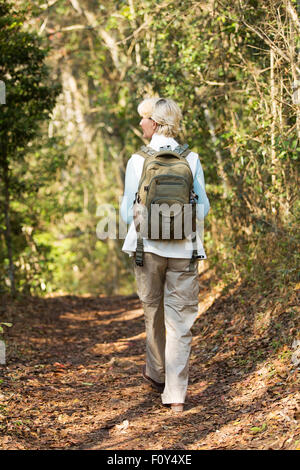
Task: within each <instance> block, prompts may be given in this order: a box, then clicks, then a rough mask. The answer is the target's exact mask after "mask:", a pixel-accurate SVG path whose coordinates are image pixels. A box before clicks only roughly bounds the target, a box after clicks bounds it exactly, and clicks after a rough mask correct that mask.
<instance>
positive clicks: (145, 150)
mask: <svg viewBox="0 0 300 470" xmlns="http://www.w3.org/2000/svg"><path fill="white" fill-rule="evenodd" d="M135 153H136V154H138V155H141V156H142V157H144V158H148V157H155V156H156V154H157V153H158V152H156V150H154V149H152V148H151V147H147V146H146V145H143V146H142V147H141V148H140V149H139V150H138V151H137V152H135Z"/></svg>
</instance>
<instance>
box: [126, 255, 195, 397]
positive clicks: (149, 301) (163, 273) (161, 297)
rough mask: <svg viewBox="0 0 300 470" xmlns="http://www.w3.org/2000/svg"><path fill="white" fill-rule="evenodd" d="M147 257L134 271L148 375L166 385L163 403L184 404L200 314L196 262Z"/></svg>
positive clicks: (145, 256)
mask: <svg viewBox="0 0 300 470" xmlns="http://www.w3.org/2000/svg"><path fill="white" fill-rule="evenodd" d="M189 265H190V259H180V258H164V257H162V256H158V255H155V254H154V253H144V266H142V267H141V266H136V264H135V262H134V271H135V277H136V281H137V290H138V295H139V298H140V300H141V302H142V305H143V308H144V314H145V325H146V336H147V339H146V374H147V375H148V376H149V377H151V378H152V379H153V380H155V381H156V382H161V383H164V382H165V389H164V392H163V394H162V395H161V397H162V402H163V403H184V401H185V396H186V392H187V386H188V365H189V356H190V350H191V342H192V335H191V331H190V330H191V327H192V325H193V323H194V321H195V319H196V317H197V314H198V293H199V284H198V279H197V278H198V269H197V267H198V266H197V265H198V263H197V261H196V262H195V264H194V266H193V269H192V271H190V269H189Z"/></svg>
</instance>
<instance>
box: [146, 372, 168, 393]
mask: <svg viewBox="0 0 300 470" xmlns="http://www.w3.org/2000/svg"><path fill="white" fill-rule="evenodd" d="M143 377H144V379H145V380H146V381H147V382H148V383H149V384H150V385H151V387H152V388H154V389H155V390H157V391H158V392H159V393H162V392H163V391H164V388H165V384H164V383H159V382H156V381H155V380H153V379H151V377H149V376H148V375H146V366H144V367H143Z"/></svg>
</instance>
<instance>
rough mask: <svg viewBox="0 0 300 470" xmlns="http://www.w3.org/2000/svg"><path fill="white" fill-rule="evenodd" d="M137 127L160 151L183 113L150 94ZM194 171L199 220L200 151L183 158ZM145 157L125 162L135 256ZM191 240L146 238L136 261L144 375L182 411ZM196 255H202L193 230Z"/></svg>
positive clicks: (191, 314) (192, 312)
mask: <svg viewBox="0 0 300 470" xmlns="http://www.w3.org/2000/svg"><path fill="white" fill-rule="evenodd" d="M138 113H139V114H140V116H141V117H142V119H141V121H140V126H141V128H142V130H143V137H144V138H145V139H148V140H150V143H149V146H150V147H151V148H153V149H154V150H156V151H158V150H159V149H160V147H165V146H170V147H171V149H172V150H174V149H175V148H176V147H177V146H178V145H179V144H178V142H177V141H176V140H175V137H176V135H177V134H178V132H179V130H180V121H181V119H182V114H181V111H180V109H179V107H178V106H177V104H176V103H175V102H174V101H173V100H171V99H164V98H149V99H146V100H144V101H143V102H142V103H140V105H139V106H138ZM186 160H187V162H188V163H189V165H190V169H191V171H192V174H193V178H194V181H193V189H194V192H195V193H196V195H197V196H198V200H197V209H198V210H197V218H198V221H201V219H202V220H203V219H204V217H205V216H206V215H207V213H208V211H209V207H210V206H209V201H208V198H207V196H206V192H205V184H204V176H203V171H202V167H201V163H200V160H199V158H198V155H197V154H196V153H194V152H190V153H189V154H188V155H187V157H186ZM143 165H144V158H143V157H142V156H141V155H139V154H133V155H132V156H131V158H130V159H129V161H128V164H127V168H126V176H125V191H124V197H123V200H122V205H121V215H122V218H123V219H124V221H125V222H126V223H131V225H130V228H129V231H128V233H127V236H126V238H125V241H124V245H123V248H122V250H123V251H124V252H126V253H128V254H129V255H130V256H134V255H135V252H136V247H137V234H136V230H135V226H134V223H133V203H134V199H135V194H136V192H137V190H138V184H139V180H140V177H141V174H142V170H143ZM194 248H195V247H194V246H193V244H192V242H191V241H189V240H170V241H169V240H168V241H166V240H163V241H160V240H149V239H144V263H143V266H137V265H136V264H134V271H135V277H136V282H137V289H138V295H139V297H140V300H141V302H142V305H143V309H144V315H145V326H146V338H147V339H146V365H145V368H144V370H143V376H144V378H145V379H146V380H148V382H150V383H151V385H152V386H153V387H154V388H156V389H157V390H158V391H160V392H161V393H162V394H161V398H162V403H163V404H170V405H171V408H172V410H173V411H176V412H182V411H183V407H184V402H185V397H186V392H187V386H188V363H189V356H190V349H191V341H192V335H191V331H190V330H191V327H192V325H193V323H194V321H195V319H196V317H197V314H198V293H199V285H198V280H197V277H198V269H197V268H198V265H197V262H196V263H194V265H193V266H192V269H191V266H190V262H191V256H192V253H193V249H194ZM197 252H198V256H199V257H201V258H202V259H203V258H206V255H205V252H204V249H203V246H202V242H201V238H200V236H199V233H197Z"/></svg>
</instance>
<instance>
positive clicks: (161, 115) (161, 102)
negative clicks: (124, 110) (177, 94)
mask: <svg viewBox="0 0 300 470" xmlns="http://www.w3.org/2000/svg"><path fill="white" fill-rule="evenodd" d="M138 113H139V114H140V116H142V117H145V118H151V119H153V121H155V122H156V123H157V125H158V126H157V129H156V131H155V132H156V134H163V135H165V136H166V137H175V136H176V135H177V134H178V133H179V131H180V121H181V119H182V113H181V111H180V109H179V107H178V105H177V104H176V103H175V101H173V100H171V99H169V98H146V99H145V100H144V101H142V102H141V103H140V104H139V106H138Z"/></svg>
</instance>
